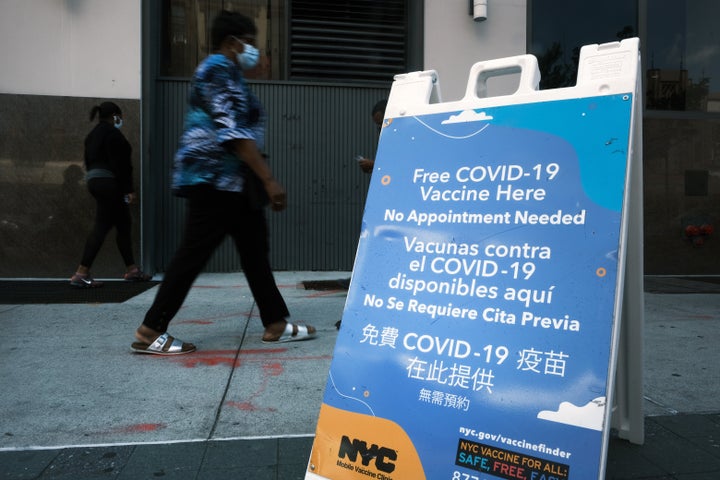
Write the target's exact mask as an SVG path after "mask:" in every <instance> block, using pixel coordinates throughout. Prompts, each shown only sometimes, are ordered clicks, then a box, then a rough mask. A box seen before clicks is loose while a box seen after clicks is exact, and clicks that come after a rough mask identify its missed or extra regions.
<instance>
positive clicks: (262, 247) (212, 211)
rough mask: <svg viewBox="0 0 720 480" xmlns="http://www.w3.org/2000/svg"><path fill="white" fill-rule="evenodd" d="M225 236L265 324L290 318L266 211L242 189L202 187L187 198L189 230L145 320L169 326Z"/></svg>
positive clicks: (159, 326) (162, 329) (155, 326)
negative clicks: (251, 204)
mask: <svg viewBox="0 0 720 480" xmlns="http://www.w3.org/2000/svg"><path fill="white" fill-rule="evenodd" d="M226 235H230V237H232V239H233V241H234V243H235V248H236V249H237V252H238V254H239V255H240V266H241V267H242V270H243V273H244V274H245V278H247V281H248V285H249V286H250V291H251V292H252V295H253V298H254V299H255V303H257V306H258V310H259V311H260V320H261V321H262V324H263V325H264V326H266V327H267V326H268V325H270V324H272V323H277V322H282V321H283V320H285V318H286V317H289V316H290V313H289V312H288V309H287V305H286V304H285V300H284V299H283V297H282V295H281V294H280V291H279V290H278V288H277V285H276V283H275V277H274V276H273V273H272V269H271V268H270V260H269V258H268V254H269V243H268V228H267V222H266V220H265V212H264V211H263V210H255V209H251V208H250V207H249V206H248V202H247V200H246V198H245V197H244V196H243V195H242V194H239V193H233V192H220V191H217V190H209V189H208V190H203V191H202V192H199V193H197V194H196V196H193V197H191V198H189V199H188V202H187V217H186V222H185V234H184V237H183V239H182V242H181V244H180V246H179V247H178V249H177V251H176V252H175V255H174V257H173V259H172V260H171V261H170V265H168V267H167V271H166V272H165V276H164V278H163V281H162V284H161V285H160V288H159V289H158V293H157V295H156V297H155V301H154V302H153V304H152V305H151V306H150V309H149V310H148V311H147V313H146V314H145V319H144V320H143V324H144V325H145V326H147V327H150V328H151V329H153V330H155V331H158V332H165V331H166V330H167V327H168V324H169V323H170V320H172V319H173V317H174V316H175V314H176V313H177V312H178V310H179V309H180V307H181V306H182V304H183V302H184V301H185V297H186V296H187V294H188V292H189V291H190V287H192V284H193V282H194V281H195V279H196V278H197V276H198V275H199V274H200V272H201V271H202V269H203V267H204V266H205V264H206V263H207V262H208V260H209V259H210V257H211V256H212V254H213V252H214V251H215V250H216V249H217V247H218V246H219V245H220V243H221V242H222V241H223V239H224V238H225V236H226Z"/></svg>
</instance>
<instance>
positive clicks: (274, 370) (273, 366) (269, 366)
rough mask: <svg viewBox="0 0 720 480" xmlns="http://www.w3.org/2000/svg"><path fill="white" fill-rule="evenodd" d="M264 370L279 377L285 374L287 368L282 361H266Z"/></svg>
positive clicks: (272, 375)
mask: <svg viewBox="0 0 720 480" xmlns="http://www.w3.org/2000/svg"><path fill="white" fill-rule="evenodd" d="M263 370H264V371H265V373H266V374H267V375H270V376H271V377H277V376H280V375H282V374H283V372H284V371H285V369H284V368H283V366H282V365H281V364H280V363H266V364H264V365H263Z"/></svg>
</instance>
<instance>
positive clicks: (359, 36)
mask: <svg viewBox="0 0 720 480" xmlns="http://www.w3.org/2000/svg"><path fill="white" fill-rule="evenodd" d="M407 18H408V16H407V0H338V1H327V0H293V1H292V2H291V12H290V41H289V44H290V56H289V67H290V70H289V72H290V80H311V81H328V82H360V83H378V84H385V85H387V84H388V83H389V82H392V80H393V76H394V75H396V74H398V73H404V72H406V71H407V65H408V62H407V50H408V45H407V40H406V39H407Z"/></svg>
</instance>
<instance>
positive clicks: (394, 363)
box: [311, 94, 633, 480]
mask: <svg viewBox="0 0 720 480" xmlns="http://www.w3.org/2000/svg"><path fill="white" fill-rule="evenodd" d="M632 104H633V99H632V95H631V94H624V95H608V96H598V97H590V98H574V99H567V100H558V101H551V102H540V103H530V104H522V105H510V106H498V107H492V108H484V109H481V110H463V111H452V112H445V113H439V114H428V115H421V116H408V117H399V118H391V119H386V121H385V124H384V126H383V129H382V134H381V138H380V144H379V148H378V155H377V158H376V163H375V171H374V172H373V178H372V181H371V185H370V191H369V194H368V201H367V205H366V209H365V214H364V219H363V226H362V234H361V238H360V242H359V246H358V253H357V258H356V263H355V268H354V271H353V278H352V282H351V286H350V290H349V292H348V299H347V303H346V308H345V312H344V314H343V319H342V327H341V330H340V333H339V336H338V340H337V345H336V349H335V353H334V357H333V361H332V364H331V367H330V373H329V376H328V383H327V387H326V391H325V397H324V401H323V405H322V407H321V412H320V419H319V423H318V430H317V436H316V441H315V446H314V449H313V456H312V457H311V463H312V465H313V468H314V473H315V474H317V475H319V476H321V477H326V478H333V479H335V478H368V477H369V478H384V479H407V478H430V479H447V480H451V479H481V478H482V479H494V478H506V479H525V480H541V479H544V480H551V479H554V480H565V479H570V478H573V479H588V478H596V477H597V474H598V471H599V469H600V464H601V462H602V461H603V460H602V458H601V457H602V447H603V429H604V428H606V425H605V423H606V422H607V421H608V420H609V418H608V416H607V413H606V412H607V411H608V409H607V408H606V401H607V398H608V381H609V379H608V370H609V364H610V362H611V355H612V351H611V350H612V340H613V328H614V321H615V318H614V311H615V305H616V282H617V279H618V250H619V248H620V242H621V241H622V240H621V215H622V207H623V198H624V194H625V188H626V169H627V164H628V151H627V150H628V145H629V142H630V138H629V136H630V118H631V112H632V107H633V105H632Z"/></svg>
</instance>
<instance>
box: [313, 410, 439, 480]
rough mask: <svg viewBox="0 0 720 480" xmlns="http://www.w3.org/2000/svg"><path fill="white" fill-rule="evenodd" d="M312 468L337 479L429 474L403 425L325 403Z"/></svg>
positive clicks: (394, 479) (417, 478) (417, 477)
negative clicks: (426, 472)
mask: <svg viewBox="0 0 720 480" xmlns="http://www.w3.org/2000/svg"><path fill="white" fill-rule="evenodd" d="M308 472H312V473H314V474H316V475H319V476H321V477H324V478H332V479H333V480H343V479H358V478H363V477H365V478H386V479H390V480H404V479H413V480H422V479H424V478H425V471H424V469H423V466H422V463H420V457H419V455H418V453H417V451H416V450H415V446H414V445H413V443H412V441H411V440H410V437H408V435H407V433H405V430H403V428H402V427H400V425H398V424H397V423H395V422H392V421H390V420H387V419H384V418H378V417H373V416H370V415H362V414H360V413H354V412H348V411H345V410H340V409H338V408H335V407H331V406H329V405H326V404H324V403H323V404H322V406H321V407H320V417H319V420H318V426H317V432H316V435H315V442H314V444H313V449H312V453H311V454H310V463H309V465H308ZM358 474H360V475H358Z"/></svg>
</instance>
